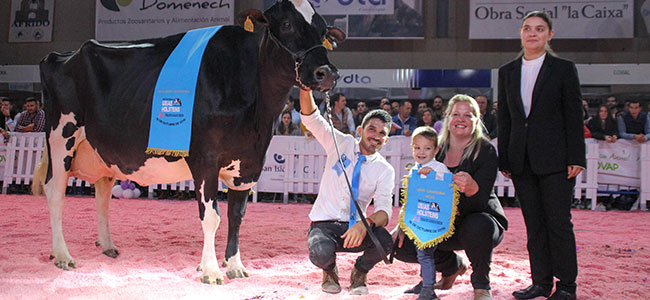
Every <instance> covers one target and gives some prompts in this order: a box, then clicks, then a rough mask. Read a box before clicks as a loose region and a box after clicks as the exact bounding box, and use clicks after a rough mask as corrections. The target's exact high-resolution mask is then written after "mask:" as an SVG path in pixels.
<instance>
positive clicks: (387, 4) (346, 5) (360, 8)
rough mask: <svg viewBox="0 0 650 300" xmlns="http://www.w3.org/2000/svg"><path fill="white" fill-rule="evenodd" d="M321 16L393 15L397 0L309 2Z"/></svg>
mask: <svg viewBox="0 0 650 300" xmlns="http://www.w3.org/2000/svg"><path fill="white" fill-rule="evenodd" d="M309 1H310V2H311V3H312V4H313V5H314V8H316V11H317V12H318V13H319V14H321V15H392V14H393V12H394V10H395V0H309Z"/></svg>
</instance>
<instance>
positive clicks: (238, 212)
mask: <svg viewBox="0 0 650 300" xmlns="http://www.w3.org/2000/svg"><path fill="white" fill-rule="evenodd" d="M249 191H250V189H248V190H245V191H236V190H233V189H228V246H226V257H225V260H224V262H223V265H224V267H227V268H228V269H227V270H226V275H227V276H228V278H229V279H233V278H244V277H248V272H246V268H244V265H243V264H242V262H241V256H240V255H239V226H240V225H241V222H242V219H243V218H244V214H245V213H246V200H247V197H248V194H249Z"/></svg>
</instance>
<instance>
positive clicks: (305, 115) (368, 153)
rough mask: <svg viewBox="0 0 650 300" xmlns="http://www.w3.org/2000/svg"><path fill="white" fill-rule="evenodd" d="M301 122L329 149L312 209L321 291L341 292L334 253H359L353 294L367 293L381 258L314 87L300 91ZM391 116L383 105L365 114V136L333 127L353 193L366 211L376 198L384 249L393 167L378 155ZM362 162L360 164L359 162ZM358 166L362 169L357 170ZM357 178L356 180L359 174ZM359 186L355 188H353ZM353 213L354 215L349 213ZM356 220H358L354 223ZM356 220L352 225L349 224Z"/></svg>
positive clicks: (374, 225)
mask: <svg viewBox="0 0 650 300" xmlns="http://www.w3.org/2000/svg"><path fill="white" fill-rule="evenodd" d="M300 107H301V114H302V117H301V119H302V122H303V124H304V125H305V127H306V128H307V129H308V130H309V131H311V133H312V134H313V135H314V137H315V138H316V140H318V142H319V143H320V144H321V145H322V146H323V148H325V151H326V152H327V163H326V165H325V171H324V172H323V178H322V180H321V185H320V189H319V191H318V197H317V198H316V202H315V203H314V206H313V207H312V210H311V212H310V213H309V218H310V219H311V221H312V224H311V226H310V228H309V237H308V246H309V259H310V260H311V262H312V263H313V264H314V265H316V266H318V267H319V268H321V269H323V282H322V285H321V287H322V290H323V291H324V292H327V293H338V292H340V291H341V286H340V284H339V280H338V271H337V268H336V252H361V251H364V253H363V255H361V256H359V257H358V258H357V260H356V263H355V264H354V268H353V269H352V274H351V275H350V294H353V295H363V294H367V293H368V288H367V286H366V274H367V273H368V271H370V269H372V268H373V266H374V265H375V264H376V263H378V262H380V261H381V260H382V259H383V258H382V257H381V255H380V254H379V251H378V249H376V248H375V245H374V244H373V242H372V240H371V239H370V237H369V236H368V235H367V234H366V233H367V232H366V228H365V226H364V225H363V223H362V221H360V220H359V215H358V214H357V213H356V208H355V206H354V205H353V204H352V205H351V202H350V198H351V197H350V189H349V188H348V185H347V183H346V182H345V181H346V178H345V175H344V174H343V168H341V164H340V163H339V160H338V159H339V158H338V155H337V152H336V148H335V144H334V139H333V137H332V129H331V127H330V126H329V124H328V123H327V122H326V121H325V118H323V117H322V116H321V115H320V113H319V112H318V109H317V107H316V103H315V102H314V98H313V97H312V94H311V91H305V90H301V91H300ZM390 126H391V117H390V115H389V114H388V113H386V112H385V111H383V110H373V111H371V112H369V113H368V114H366V116H365V117H364V119H363V121H362V123H361V127H359V128H358V129H357V131H358V134H359V135H360V136H361V139H360V140H359V141H357V140H356V139H355V138H354V137H353V136H351V135H348V134H344V133H341V132H340V131H338V130H334V134H335V135H336V141H337V143H338V148H339V150H340V152H341V160H342V161H343V166H344V168H345V171H346V172H347V174H348V176H349V177H348V178H350V180H351V185H352V189H353V192H354V193H355V194H357V195H358V196H357V197H356V198H357V201H358V203H359V206H360V207H361V210H362V211H363V213H364V215H366V216H367V214H366V209H367V208H368V205H369V204H370V201H371V200H373V199H374V207H375V209H374V213H373V214H372V215H370V216H368V217H367V218H366V220H367V221H368V224H369V225H370V227H371V229H372V231H373V233H374V234H375V236H376V237H377V239H378V240H379V242H380V243H381V245H382V247H383V248H384V251H386V253H387V252H388V251H389V249H391V247H392V244H393V241H392V238H391V235H390V233H388V231H387V230H386V229H385V228H384V226H386V225H388V222H389V221H390V217H391V214H392V192H393V188H394V186H395V170H394V169H393V167H392V166H391V165H390V164H389V163H388V162H387V161H386V159H384V157H382V156H381V154H379V152H378V151H379V149H381V147H382V146H383V145H385V144H386V141H388V132H389V131H390ZM358 163H359V166H357V164H358ZM358 167H360V169H358ZM355 178H356V179H355ZM355 185H356V190H357V191H358V192H357V191H354V190H355ZM350 212H352V214H351V213H350ZM355 221H356V222H355ZM351 223H352V224H354V225H351Z"/></svg>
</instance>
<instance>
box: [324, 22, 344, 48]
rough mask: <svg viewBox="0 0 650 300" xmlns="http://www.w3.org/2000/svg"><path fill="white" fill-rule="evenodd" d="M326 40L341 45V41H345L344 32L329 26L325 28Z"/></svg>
mask: <svg viewBox="0 0 650 300" xmlns="http://www.w3.org/2000/svg"><path fill="white" fill-rule="evenodd" d="M327 39H329V40H332V41H334V42H336V43H337V44H340V43H343V41H345V32H343V30H341V29H338V28H336V27H334V26H330V27H328V28H327Z"/></svg>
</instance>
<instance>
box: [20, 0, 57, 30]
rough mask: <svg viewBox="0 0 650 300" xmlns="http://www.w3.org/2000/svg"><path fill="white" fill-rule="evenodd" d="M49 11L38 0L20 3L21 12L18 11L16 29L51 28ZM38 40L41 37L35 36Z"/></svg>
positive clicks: (26, 0)
mask: <svg viewBox="0 0 650 300" xmlns="http://www.w3.org/2000/svg"><path fill="white" fill-rule="evenodd" d="M48 16H49V11H48V10H47V9H45V3H44V2H43V1H37V0H23V1H21V3H20V10H17V11H16V16H15V19H14V24H13V26H14V27H42V26H50V19H49V17H48ZM41 35H42V33H41ZM34 38H36V39H40V37H37V36H36V35H35V36H34Z"/></svg>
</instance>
